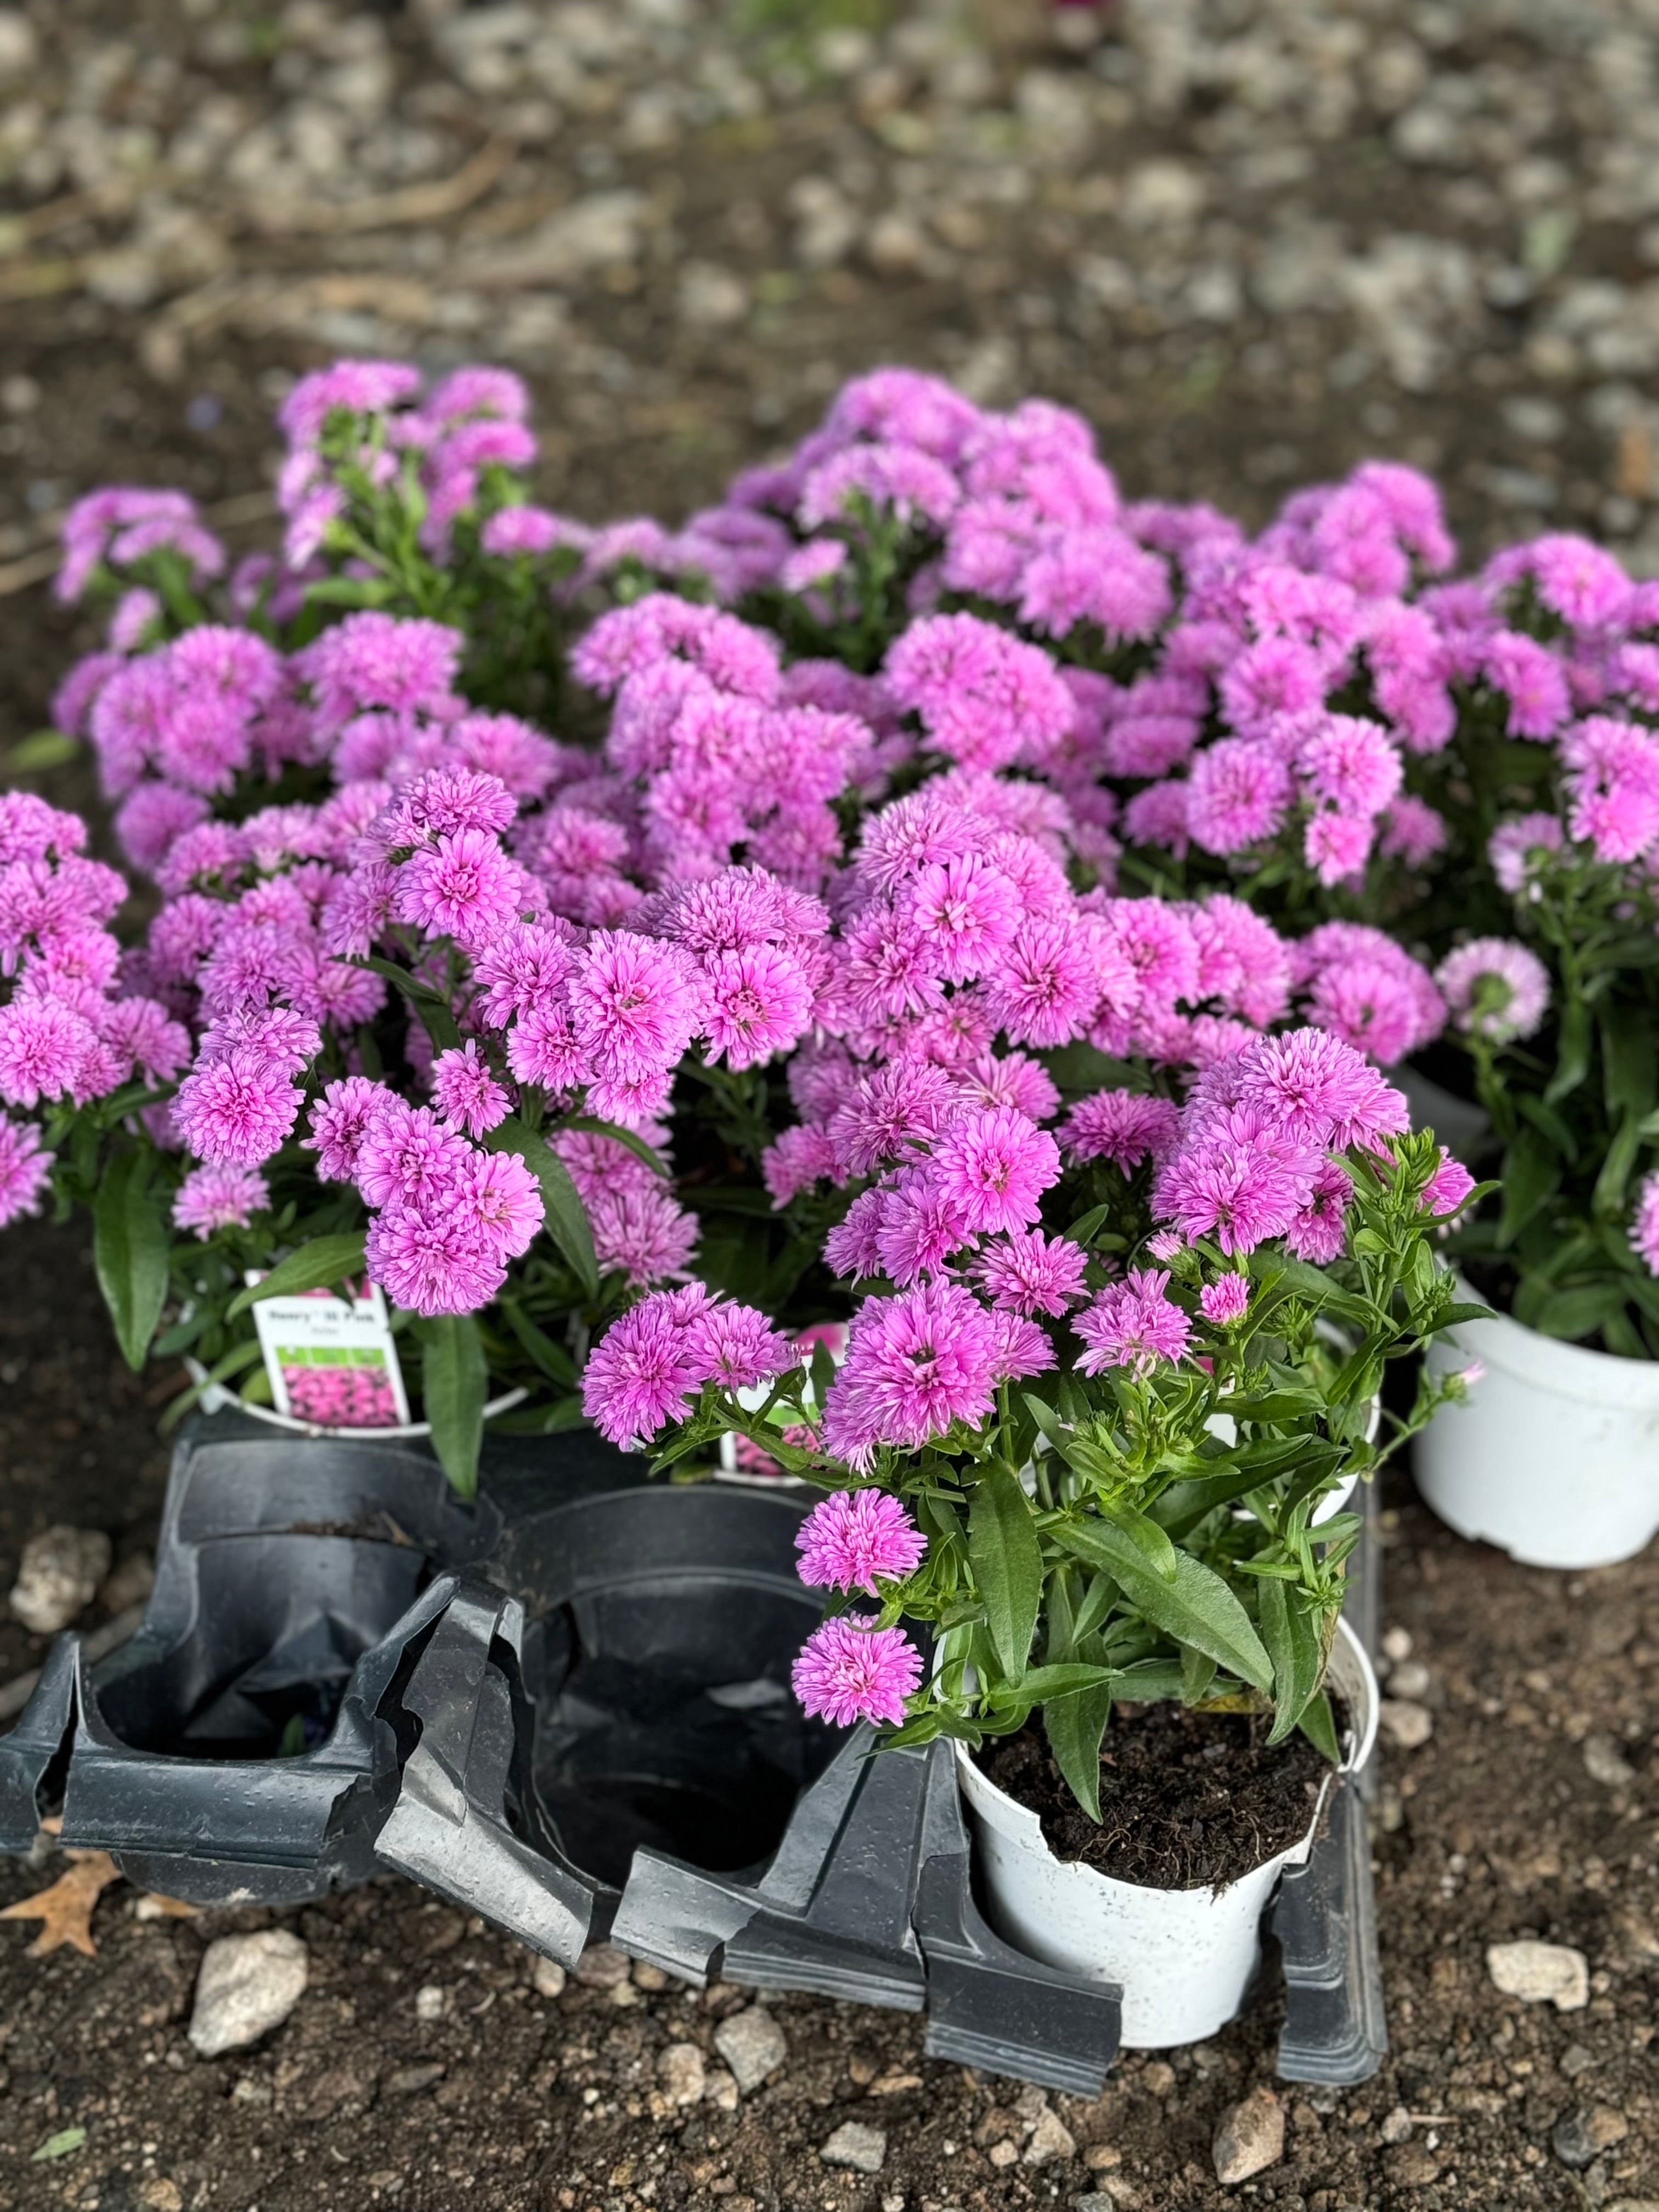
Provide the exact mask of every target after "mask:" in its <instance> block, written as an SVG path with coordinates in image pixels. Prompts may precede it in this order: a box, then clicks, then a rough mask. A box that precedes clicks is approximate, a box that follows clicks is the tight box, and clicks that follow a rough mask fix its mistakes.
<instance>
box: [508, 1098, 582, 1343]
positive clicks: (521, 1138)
mask: <svg viewBox="0 0 1659 2212" xmlns="http://www.w3.org/2000/svg"><path fill="white" fill-rule="evenodd" d="M484 1142H485V1144H486V1145H488V1146H489V1149H490V1150H491V1152H516V1153H517V1154H518V1155H519V1157H520V1159H521V1160H522V1161H523V1162H524V1164H525V1165H526V1167H527V1168H528V1169H529V1170H530V1172H531V1174H532V1175H533V1176H535V1178H536V1180H537V1182H538V1183H539V1184H540V1185H541V1190H542V1206H543V1209H544V1212H545V1214H546V1217H547V1233H548V1235H549V1236H550V1237H551V1238H552V1239H553V1242H554V1243H555V1244H556V1245H557V1247H558V1249H559V1250H560V1251H561V1252H562V1254H563V1255H564V1257H565V1259H566V1261H568V1264H569V1267H570V1270H571V1272H572V1273H573V1274H574V1276H575V1278H576V1279H577V1281H578V1282H579V1283H580V1285H581V1288H582V1295H583V1297H585V1298H586V1300H587V1302H588V1304H590V1305H591V1304H592V1303H593V1302H594V1300H595V1299H597V1298H598V1297H599V1258H598V1255H596V1253H595V1252H594V1249H593V1231H592V1229H591V1228H590V1227H589V1225H588V1219H587V1209H586V1206H584V1205H583V1204H582V1202H581V1200H580V1198H579V1197H578V1196H577V1194H576V1186H575V1184H574V1182H571V1180H570V1170H569V1169H568V1167H566V1165H565V1164H564V1162H563V1161H562V1159H561V1158H559V1156H558V1154H557V1153H556V1152H555V1151H554V1150H553V1148H552V1146H550V1145H548V1144H546V1143H544V1141H543V1139H541V1138H540V1137H538V1135H537V1134H536V1133H535V1131H534V1130H533V1129H531V1128H528V1127H526V1125H525V1123H524V1122H522V1121H518V1120H517V1119H513V1120H509V1121H503V1122H501V1124H500V1125H499V1126H498V1127H495V1128H494V1129H492V1130H491V1131H490V1132H489V1135H488V1136H487V1137H486V1138H485V1139H484Z"/></svg>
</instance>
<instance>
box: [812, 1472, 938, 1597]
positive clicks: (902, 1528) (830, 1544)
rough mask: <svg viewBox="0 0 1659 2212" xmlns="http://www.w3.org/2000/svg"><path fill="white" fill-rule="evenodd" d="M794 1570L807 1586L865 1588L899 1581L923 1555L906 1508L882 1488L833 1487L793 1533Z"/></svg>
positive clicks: (872, 1590)
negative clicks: (797, 1553)
mask: <svg viewBox="0 0 1659 2212" xmlns="http://www.w3.org/2000/svg"><path fill="white" fill-rule="evenodd" d="M795 1549H796V1550H797V1551H798V1552H799V1553H800V1559H799V1563H798V1565H797V1566H796V1569H795V1571H796V1573H797V1574H798V1575H799V1577H800V1578H801V1580H802V1581H803V1582H804V1583H805V1584H806V1585H807V1587H808V1588H809V1589H839V1590H855V1589H857V1590H863V1591H864V1592H865V1594H866V1595H867V1596H869V1597H875V1596H877V1595H878V1591H877V1589H876V1583H877V1581H878V1578H879V1579H880V1580H881V1581H883V1582H891V1583H902V1581H903V1580H904V1579H905V1577H907V1576H908V1575H912V1574H914V1573H915V1571H916V1569H917V1568H918V1567H919V1566H920V1565H921V1562H922V1560H923V1559H926V1557H927V1538H926V1537H925V1536H924V1535H923V1534H922V1533H921V1529H920V1528H917V1526H916V1524H915V1522H914V1521H913V1520H912V1519H911V1517H910V1514H909V1511H908V1509H907V1508H906V1506H905V1505H904V1504H903V1503H902V1501H901V1500H900V1499H899V1498H892V1497H890V1496H889V1495H888V1493H887V1492H885V1491H884V1490H837V1491H835V1492H831V1494H830V1495H829V1497H828V1498H823V1499H822V1500H820V1502H819V1503H818V1504H817V1505H815V1506H814V1507H813V1508H812V1510H811V1512H810V1513H809V1514H808V1515H807V1516H806V1518H805V1521H804V1522H802V1524H801V1527H800V1529H799V1533H798V1534H797V1535H796V1538H795Z"/></svg>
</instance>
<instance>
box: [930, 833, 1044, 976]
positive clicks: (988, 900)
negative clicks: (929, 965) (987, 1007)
mask: <svg viewBox="0 0 1659 2212" xmlns="http://www.w3.org/2000/svg"><path fill="white" fill-rule="evenodd" d="M908 911H909V915H910V919H911V921H913V922H914V923H915V927H916V928H917V930H918V931H919V932H920V933H921V941H922V944H923V945H924V946H925V947H926V948H927V951H929V952H931V953H932V954H933V956H934V959H935V963H936V965H937V970H938V973H939V975H941V976H943V978H944V979H945V981H946V982H949V983H962V982H965V981H968V980H969V978H970V977H972V976H975V975H979V974H980V973H981V971H982V970H983V969H984V968H985V966H986V965H987V962H988V961H990V960H991V959H992V958H993V957H994V956H995V955H996V954H997V953H999V952H1000V951H1001V950H1002V949H1003V947H1004V946H1005V945H1008V944H1010V943H1011V942H1012V939H1013V936H1014V933H1015V931H1016V930H1017V929H1018V927H1019V925H1020V922H1021V921H1022V920H1023V919H1024V915H1023V914H1022V911H1021V902H1020V898H1019V894H1018V891H1017V890H1015V888H1014V885H1013V884H1012V882H1011V881H1010V879H1009V878H1008V877H1006V875H1004V874H1003V872H1002V871H1001V870H1000V868H997V867H994V866H990V865H989V864H988V863H987V861H986V860H984V859H983V858H982V857H981V856H980V855H979V854H972V853H969V854H963V856H962V858H960V859H959V860H946V861H944V862H942V863H941V862H938V861H936V862H934V863H933V865H932V866H928V867H926V868H923V869H922V870H921V873H920V874H919V875H918V877H917V878H916V880H915V884H914V885H913V886H912V887H911V890H910V893H909V899H908Z"/></svg>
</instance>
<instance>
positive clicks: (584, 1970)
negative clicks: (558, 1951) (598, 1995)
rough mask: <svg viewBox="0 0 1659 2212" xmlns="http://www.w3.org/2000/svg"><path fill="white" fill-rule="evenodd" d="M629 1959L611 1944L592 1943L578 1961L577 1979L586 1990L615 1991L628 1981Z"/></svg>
mask: <svg viewBox="0 0 1659 2212" xmlns="http://www.w3.org/2000/svg"><path fill="white" fill-rule="evenodd" d="M628 1970H629V1958H628V1954H627V1952H626V1951H618V1950H617V1948H616V1947H615V1946H614V1945H613V1944H611V1943H590V1944H589V1945H588V1947H587V1948H586V1950H585V1951H584V1952H583V1953H582V1954H581V1957H580V1959H578V1960H577V1961H576V1979H577V1980H578V1981H579V1982H580V1984H581V1985H582V1987H583V1988H584V1989H587V1990H614V1989H615V1988H616V1987H617V1984H619V1983H622V1982H625V1981H626V1980H627V1979H628Z"/></svg>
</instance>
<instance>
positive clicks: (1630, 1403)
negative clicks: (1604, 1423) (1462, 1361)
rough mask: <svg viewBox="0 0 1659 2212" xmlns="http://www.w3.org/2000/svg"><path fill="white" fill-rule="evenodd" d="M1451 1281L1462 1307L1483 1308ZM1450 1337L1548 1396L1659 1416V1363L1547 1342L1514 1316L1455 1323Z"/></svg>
mask: <svg viewBox="0 0 1659 2212" xmlns="http://www.w3.org/2000/svg"><path fill="white" fill-rule="evenodd" d="M1452 1279H1453V1282H1454V1284H1455V1287H1456V1291H1457V1296H1458V1298H1459V1300H1460V1301H1461V1302H1462V1303H1466V1304H1474V1305H1484V1304H1486V1300H1485V1299H1484V1298H1483V1297H1481V1296H1480V1292H1479V1291H1477V1290H1475V1289H1474V1288H1473V1287H1472V1285H1470V1284H1468V1282H1466V1281H1465V1280H1464V1279H1463V1277H1462V1275H1461V1274H1459V1273H1456V1272H1455V1270H1454V1272H1453V1276H1452ZM1450 1334H1451V1339H1452V1340H1453V1342H1455V1344H1456V1345H1457V1346H1458V1348H1459V1349H1460V1350H1461V1351H1466V1352H1469V1353H1471V1354H1472V1355H1473V1356H1474V1358H1478V1359H1480V1360H1481V1361H1483V1362H1484V1364H1486V1366H1487V1367H1489V1368H1496V1369H1499V1370H1502V1371H1503V1373H1504V1374H1505V1375H1510V1376H1514V1377H1515V1379H1516V1381H1517V1382H1520V1383H1526V1384H1528V1386H1529V1387H1530V1388H1531V1389H1543V1390H1551V1391H1553V1392H1555V1393H1556V1394H1557V1395H1559V1396H1560V1397H1564V1398H1575V1399H1577V1400H1579V1401H1582V1402H1583V1403H1584V1404H1585V1405H1589V1406H1595V1407H1600V1408H1605V1407H1609V1406H1618V1407H1627V1408H1628V1409H1629V1410H1630V1411H1631V1412H1632V1413H1650V1412H1654V1411H1659V1359H1626V1358H1622V1357H1621V1356H1620V1354H1619V1353H1618V1352H1592V1351H1591V1350H1590V1348H1589V1346H1588V1345H1583V1344H1568V1343H1567V1342H1565V1340H1564V1339H1562V1338H1561V1337H1559V1336H1545V1335H1544V1334H1542V1333H1541V1331H1540V1330H1538V1329H1535V1328H1528V1327H1527V1326H1526V1324H1525V1322H1518V1321H1516V1319H1515V1318H1514V1317H1513V1316H1512V1315H1510V1314H1506V1313H1498V1312H1497V1311H1496V1310H1494V1312H1493V1316H1492V1319H1491V1320H1490V1321H1460V1322H1456V1323H1455V1324H1454V1326H1453V1328H1452V1330H1451V1332H1450Z"/></svg>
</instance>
